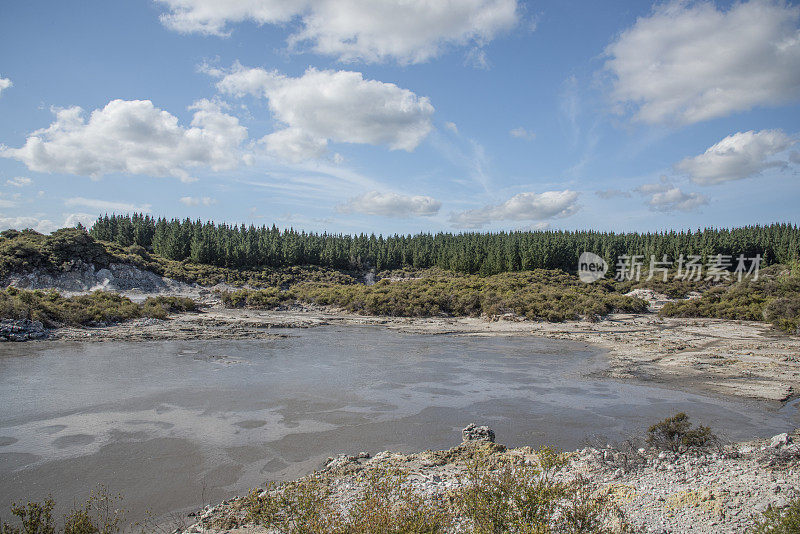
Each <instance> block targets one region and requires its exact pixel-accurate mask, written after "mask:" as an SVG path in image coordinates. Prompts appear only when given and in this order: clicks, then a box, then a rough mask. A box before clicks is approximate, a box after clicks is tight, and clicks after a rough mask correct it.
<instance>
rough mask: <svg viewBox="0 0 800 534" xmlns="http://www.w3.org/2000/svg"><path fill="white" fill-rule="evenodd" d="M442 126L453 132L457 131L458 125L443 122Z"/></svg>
mask: <svg viewBox="0 0 800 534" xmlns="http://www.w3.org/2000/svg"><path fill="white" fill-rule="evenodd" d="M444 127H445V128H447V129H448V130H450V131H451V132H453V133H454V134H457V133H458V126H457V125H456V123H454V122H445V123H444Z"/></svg>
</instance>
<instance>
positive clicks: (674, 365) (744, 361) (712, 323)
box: [34, 306, 800, 403]
mask: <svg viewBox="0 0 800 534" xmlns="http://www.w3.org/2000/svg"><path fill="white" fill-rule="evenodd" d="M325 325H342V326H350V325H356V326H357V325H361V326H383V327H386V328H390V329H392V330H397V331H400V332H407V333H412V334H424V335H458V336H536V337H545V338H550V339H564V340H569V341H577V342H581V343H586V344H588V345H590V346H592V347H595V348H597V349H600V350H601V351H602V352H603V353H604V356H605V357H604V365H603V369H602V370H599V371H598V370H594V371H590V372H589V373H588V374H589V375H590V376H592V375H594V376H598V375H599V376H604V377H608V378H613V379H617V380H632V381H638V382H643V383H648V384H657V385H660V386H664V387H669V388H677V389H682V390H686V389H690V390H701V391H703V392H706V393H711V394H714V395H722V396H733V397H738V398H748V399H757V400H762V401H772V402H781V403H786V402H789V401H792V400H794V399H796V398H798V397H800V338H798V337H794V336H790V335H785V334H779V333H776V332H775V331H773V330H772V329H771V327H770V326H769V325H768V324H766V323H759V322H752V321H733V320H725V319H698V318H690V319H684V318H661V317H658V316H657V315H655V314H650V313H648V314H612V315H609V316H607V317H605V318H603V319H602V320H601V321H598V322H588V321H568V322H563V323H547V322H531V321H519V320H514V319H513V318H511V319H504V318H500V319H499V320H488V319H486V318H475V317H436V318H416V317H386V316H364V315H356V314H352V313H348V312H343V311H340V310H332V309H327V308H314V307H304V308H301V309H296V310H283V311H270V310H254V309H241V308H234V309H230V308H222V307H219V306H212V307H209V308H206V309H205V310H203V311H201V312H199V313H181V314H175V315H174V316H173V317H172V318H170V319H167V320H155V319H136V320H133V321H128V322H125V323H120V324H115V325H110V326H105V327H94V328H76V327H65V328H60V329H56V330H52V331H50V333H49V336H48V338H47V340H56V341H80V342H87V341H90V342H103V341H166V340H210V339H230V340H234V339H276V338H279V337H284V336H285V335H286V334H285V333H277V332H274V330H275V329H291V328H312V327H316V326H325ZM47 340H41V341H34V342H43V341H44V342H46V341H47Z"/></svg>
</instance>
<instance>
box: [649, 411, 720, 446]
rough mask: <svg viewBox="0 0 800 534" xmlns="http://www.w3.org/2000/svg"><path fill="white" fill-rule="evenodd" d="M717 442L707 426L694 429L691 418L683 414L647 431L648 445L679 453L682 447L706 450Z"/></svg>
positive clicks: (676, 415) (674, 416) (659, 423)
mask: <svg viewBox="0 0 800 534" xmlns="http://www.w3.org/2000/svg"><path fill="white" fill-rule="evenodd" d="M716 442H717V437H716V436H715V435H714V434H713V433H712V432H711V429H710V428H709V427H707V426H702V425H700V426H698V427H697V428H692V424H691V423H690V422H689V416H688V415H686V414H685V413H683V412H680V413H678V414H675V415H673V416H672V417H667V418H666V419H664V420H663V421H660V422H658V423H655V424H653V425H651V426H650V428H648V429H647V443H649V444H650V445H652V446H654V447H656V448H659V449H667V450H671V451H673V452H677V451H678V450H679V449H680V447H681V446H684V447H693V448H704V447H709V446H711V445H713V444H714V443H716Z"/></svg>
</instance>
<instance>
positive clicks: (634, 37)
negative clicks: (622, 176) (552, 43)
mask: <svg viewBox="0 0 800 534" xmlns="http://www.w3.org/2000/svg"><path fill="white" fill-rule="evenodd" d="M798 18H800V7H798V6H792V5H789V4H786V3H784V2H782V1H772V0H751V1H750V2H743V3H735V4H734V5H733V6H732V7H731V8H730V9H728V10H727V11H721V10H717V9H716V8H715V7H714V5H713V4H712V3H709V2H699V3H690V2H682V1H674V2H671V3H668V4H666V5H660V6H658V7H656V8H655V10H654V11H653V13H652V14H651V15H650V16H649V17H643V18H639V19H638V20H637V21H636V23H635V24H634V25H633V26H632V27H631V28H629V29H628V30H626V31H625V32H623V33H622V34H621V35H620V36H619V38H618V39H617V40H616V41H614V42H613V43H611V44H610V45H609V46H608V47H607V49H606V54H607V55H608V56H610V58H609V59H608V60H607V62H606V65H605V66H606V69H608V71H610V72H611V73H612V74H613V76H615V78H616V79H615V82H614V88H613V94H612V96H613V98H614V100H615V101H616V102H617V103H619V104H621V105H625V106H628V107H630V108H633V109H634V110H635V118H636V119H637V120H640V121H643V122H647V123H677V124H691V123H694V122H699V121H703V120H707V119H711V118H714V117H723V116H726V115H729V114H731V113H733V112H736V111H742V110H747V109H750V108H752V107H754V106H760V105H778V104H782V103H785V102H789V101H793V100H796V99H797V98H799V97H800V33H798V24H797V23H798Z"/></svg>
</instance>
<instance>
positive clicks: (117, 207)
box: [64, 197, 151, 213]
mask: <svg viewBox="0 0 800 534" xmlns="http://www.w3.org/2000/svg"><path fill="white" fill-rule="evenodd" d="M64 205H65V206H70V207H75V206H79V207H83V208H91V209H93V210H96V211H97V212H114V213H130V212H141V213H148V212H149V211H150V207H151V206H150V204H143V205H141V206H137V205H136V204H130V203H128V202H113V201H110V200H100V199H96V198H83V197H73V198H68V199H66V200H65V201H64Z"/></svg>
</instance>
